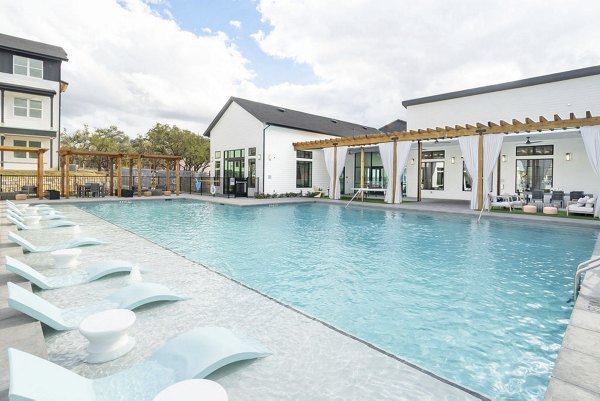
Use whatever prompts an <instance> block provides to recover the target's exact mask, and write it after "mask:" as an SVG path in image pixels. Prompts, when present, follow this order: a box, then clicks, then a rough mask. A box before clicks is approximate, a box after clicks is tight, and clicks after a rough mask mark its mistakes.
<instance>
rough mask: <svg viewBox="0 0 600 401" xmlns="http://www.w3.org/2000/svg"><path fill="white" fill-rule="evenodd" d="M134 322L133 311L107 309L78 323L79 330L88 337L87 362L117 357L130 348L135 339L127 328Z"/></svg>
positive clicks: (106, 360) (109, 359)
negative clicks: (128, 332) (128, 333)
mask: <svg viewBox="0 0 600 401" xmlns="http://www.w3.org/2000/svg"><path fill="white" fill-rule="evenodd" d="M134 323H135V313H133V312H132V311H130V310H128V309H109V310H106V311H103V312H98V313H94V314H93V315H90V316H88V317H86V318H85V319H83V321H82V322H81V323H80V324H79V332H80V333H81V334H82V335H83V336H84V337H85V338H87V339H88V341H89V342H90V345H89V346H88V348H87V351H88V355H87V356H86V358H85V359H84V361H85V362H87V363H103V362H108V361H112V360H113V359H117V358H118V357H120V356H123V355H125V354H126V353H128V352H129V351H131V350H132V348H133V346H134V345H135V339H134V338H132V337H129V336H128V335H127V330H129V328H130V327H131V326H133V324H134Z"/></svg>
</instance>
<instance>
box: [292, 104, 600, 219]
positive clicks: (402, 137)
mask: <svg viewBox="0 0 600 401" xmlns="http://www.w3.org/2000/svg"><path fill="white" fill-rule="evenodd" d="M590 125H600V116H592V113H591V112H590V111H586V113H585V117H579V118H578V117H576V116H575V114H574V113H570V115H569V118H567V119H563V118H561V117H560V116H559V115H558V114H555V115H554V116H553V118H552V119H547V118H545V117H544V116H540V117H539V118H538V120H537V121H534V120H533V119H531V118H529V117H527V118H525V122H521V121H519V120H517V119H513V120H511V122H510V123H509V122H507V121H504V120H500V121H499V122H498V123H495V122H492V121H489V122H487V123H486V124H484V123H476V124H475V125H471V124H466V125H465V126H464V127H463V126H461V125H455V126H454V127H450V126H445V127H443V128H442V127H435V128H427V129H419V130H410V131H399V132H388V133H379V134H370V135H359V136H351V137H339V138H331V139H321V140H317V141H306V142H295V143H294V144H293V145H294V150H311V149H313V150H314V149H324V148H330V147H333V148H334V153H333V155H334V163H333V176H334V177H337V171H336V162H335V159H336V158H337V147H338V146H350V147H359V146H361V147H362V146H365V145H376V144H380V143H386V142H394V161H393V165H394V170H393V174H392V180H393V181H392V183H393V188H392V191H393V194H394V195H395V193H396V188H395V187H396V175H397V162H396V144H397V142H398V141H416V142H417V143H418V164H417V165H418V166H420V165H421V160H422V153H423V144H422V141H427V140H435V139H452V138H459V137H463V136H473V135H479V152H478V154H479V160H478V177H477V180H478V184H479V185H478V186H477V199H478V205H479V208H481V207H482V206H483V137H484V135H489V134H512V133H521V132H531V131H539V132H542V131H554V130H559V129H561V130H566V129H569V128H579V127H584V126H590ZM360 162H361V167H360V171H361V188H364V148H361V158H360ZM417 171H418V174H417V200H418V201H420V200H421V169H420V168H418V169H417ZM336 181H337V180H333V185H334V187H333V193H335V185H336V184H337V183H336ZM394 200H395V199H393V200H392V202H394Z"/></svg>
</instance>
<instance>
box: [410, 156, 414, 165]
mask: <svg viewBox="0 0 600 401" xmlns="http://www.w3.org/2000/svg"><path fill="white" fill-rule="evenodd" d="M413 164H415V158H414V157H413V158H412V159H410V165H411V166H412V165H413Z"/></svg>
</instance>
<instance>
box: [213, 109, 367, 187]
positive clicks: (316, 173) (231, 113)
mask: <svg viewBox="0 0 600 401" xmlns="http://www.w3.org/2000/svg"><path fill="white" fill-rule="evenodd" d="M378 132H379V131H378V130H377V129H375V128H371V127H366V126H363V125H360V124H352V123H348V122H345V121H340V120H336V119H332V118H328V117H322V116H317V115H314V114H308V113H303V112H300V111H295V110H290V109H286V108H283V107H278V106H272V105H268V104H264V103H258V102H253V101H250V100H245V99H240V98H235V97H232V98H230V99H229V100H228V101H227V103H226V104H225V106H223V108H222V109H221V111H220V112H219V114H218V115H217V116H216V117H215V119H214V120H213V121H212V122H211V124H210V125H209V127H208V128H207V129H206V132H205V133H204V135H205V136H208V137H210V154H211V176H213V177H217V178H216V182H215V184H216V186H217V192H218V193H223V192H224V191H225V192H226V191H227V188H225V186H224V185H223V184H224V182H223V181H224V180H225V179H228V178H230V177H236V178H239V179H246V178H247V179H248V195H249V196H253V195H254V194H256V193H257V192H259V193H269V194H272V193H278V194H281V193H286V192H300V191H303V192H310V191H312V190H313V188H314V189H317V188H321V189H322V190H323V191H325V193H327V190H328V189H329V178H328V174H327V171H326V169H325V161H324V157H323V151H322V150H318V151H306V152H296V151H294V147H293V146H292V144H293V143H294V142H302V141H313V140H319V139H327V138H335V137H348V136H355V135H365V134H373V133H378Z"/></svg>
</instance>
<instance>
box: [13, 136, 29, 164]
mask: <svg viewBox="0 0 600 401" xmlns="http://www.w3.org/2000/svg"><path fill="white" fill-rule="evenodd" d="M17 142H19V143H17ZM13 146H23V147H27V141H23V140H20V139H13ZM13 157H14V158H15V159H27V152H18V151H14V152H13Z"/></svg>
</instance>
